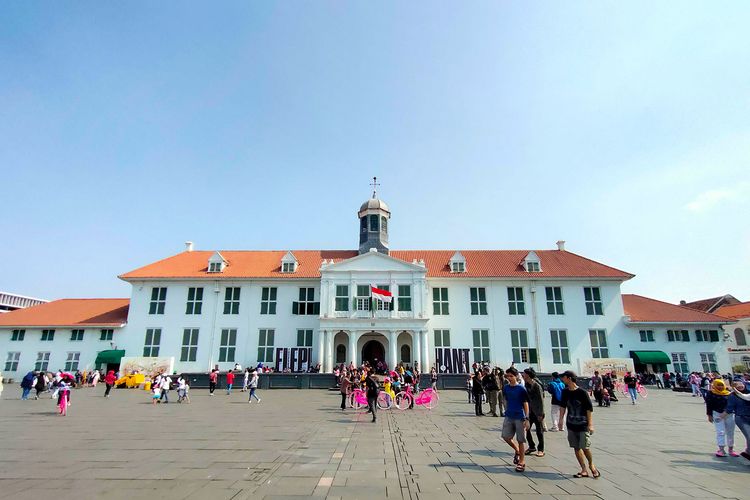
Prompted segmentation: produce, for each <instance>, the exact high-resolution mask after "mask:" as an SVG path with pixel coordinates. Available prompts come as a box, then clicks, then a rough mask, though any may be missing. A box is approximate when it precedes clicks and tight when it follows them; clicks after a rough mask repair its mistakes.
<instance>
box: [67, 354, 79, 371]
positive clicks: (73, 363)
mask: <svg viewBox="0 0 750 500" xmlns="http://www.w3.org/2000/svg"><path fill="white" fill-rule="evenodd" d="M80 361H81V353H80V352H68V356H67V358H66V359H65V371H66V372H75V371H78V364H79V363H80Z"/></svg>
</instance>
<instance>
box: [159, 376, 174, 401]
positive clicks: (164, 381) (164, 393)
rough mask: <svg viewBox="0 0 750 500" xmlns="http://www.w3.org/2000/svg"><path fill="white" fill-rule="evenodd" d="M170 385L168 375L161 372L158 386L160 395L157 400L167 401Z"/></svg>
mask: <svg viewBox="0 0 750 500" xmlns="http://www.w3.org/2000/svg"><path fill="white" fill-rule="evenodd" d="M171 385H172V378H171V377H169V376H168V375H167V374H166V373H162V374H161V380H160V381H159V387H160V388H161V397H160V398H159V401H161V400H162V399H163V400H164V403H169V388H170V387H171Z"/></svg>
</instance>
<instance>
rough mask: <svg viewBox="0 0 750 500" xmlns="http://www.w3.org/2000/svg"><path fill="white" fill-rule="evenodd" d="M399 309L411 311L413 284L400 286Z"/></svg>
mask: <svg viewBox="0 0 750 500" xmlns="http://www.w3.org/2000/svg"><path fill="white" fill-rule="evenodd" d="M398 310H399V311H411V285H399V286H398Z"/></svg>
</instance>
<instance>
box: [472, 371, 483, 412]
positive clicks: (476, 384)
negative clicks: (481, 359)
mask: <svg viewBox="0 0 750 500" xmlns="http://www.w3.org/2000/svg"><path fill="white" fill-rule="evenodd" d="M472 378H473V380H472V384H471V395H472V397H473V398H474V414H475V415H476V416H477V417H483V416H484V410H483V409H482V396H484V387H482V375H481V373H480V371H479V370H477V371H475V372H474V375H473V377H472Z"/></svg>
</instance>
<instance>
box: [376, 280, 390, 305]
mask: <svg viewBox="0 0 750 500" xmlns="http://www.w3.org/2000/svg"><path fill="white" fill-rule="evenodd" d="M375 288H378V289H379V290H385V291H386V292H390V291H391V286H390V285H377V286H376V287H375ZM375 304H376V305H377V310H378V311H392V310H393V300H391V301H390V302H384V301H382V300H378V299H375Z"/></svg>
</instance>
